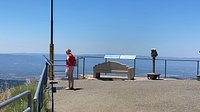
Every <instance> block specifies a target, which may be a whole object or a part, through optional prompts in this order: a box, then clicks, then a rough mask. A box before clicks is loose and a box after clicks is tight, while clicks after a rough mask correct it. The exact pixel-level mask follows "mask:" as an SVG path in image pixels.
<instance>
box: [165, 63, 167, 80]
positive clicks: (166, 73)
mask: <svg viewBox="0 0 200 112" xmlns="http://www.w3.org/2000/svg"><path fill="white" fill-rule="evenodd" d="M165 78H167V60H165Z"/></svg>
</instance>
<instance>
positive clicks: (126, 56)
mask: <svg viewBox="0 0 200 112" xmlns="http://www.w3.org/2000/svg"><path fill="white" fill-rule="evenodd" d="M135 58H136V55H121V56H120V59H135Z"/></svg>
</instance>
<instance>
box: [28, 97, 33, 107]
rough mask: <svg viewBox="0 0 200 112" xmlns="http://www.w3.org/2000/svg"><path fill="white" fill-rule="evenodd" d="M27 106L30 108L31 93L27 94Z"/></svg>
mask: <svg viewBox="0 0 200 112" xmlns="http://www.w3.org/2000/svg"><path fill="white" fill-rule="evenodd" d="M28 107H30V108H32V98H31V93H30V94H28Z"/></svg>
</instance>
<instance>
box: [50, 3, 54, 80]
mask: <svg viewBox="0 0 200 112" xmlns="http://www.w3.org/2000/svg"><path fill="white" fill-rule="evenodd" d="M50 62H51V65H50V70H49V71H50V74H49V75H50V77H49V78H50V80H54V74H53V63H54V44H53V0H51V43H50Z"/></svg>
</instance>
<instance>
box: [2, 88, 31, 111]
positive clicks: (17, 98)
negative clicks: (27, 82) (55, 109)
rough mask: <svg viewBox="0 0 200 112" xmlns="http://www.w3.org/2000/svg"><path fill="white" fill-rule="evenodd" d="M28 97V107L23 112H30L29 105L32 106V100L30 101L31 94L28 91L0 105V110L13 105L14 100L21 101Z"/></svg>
mask: <svg viewBox="0 0 200 112" xmlns="http://www.w3.org/2000/svg"><path fill="white" fill-rule="evenodd" d="M25 96H28V107H27V108H26V109H25V110H24V111H23V112H31V105H32V99H31V92H30V91H25V92H23V93H21V94H18V95H16V96H14V97H12V98H10V99H8V100H6V101H4V102H2V103H0V109H1V108H3V107H5V106H7V105H9V104H11V103H13V102H14V101H16V100H19V99H21V98H22V97H25Z"/></svg>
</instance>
